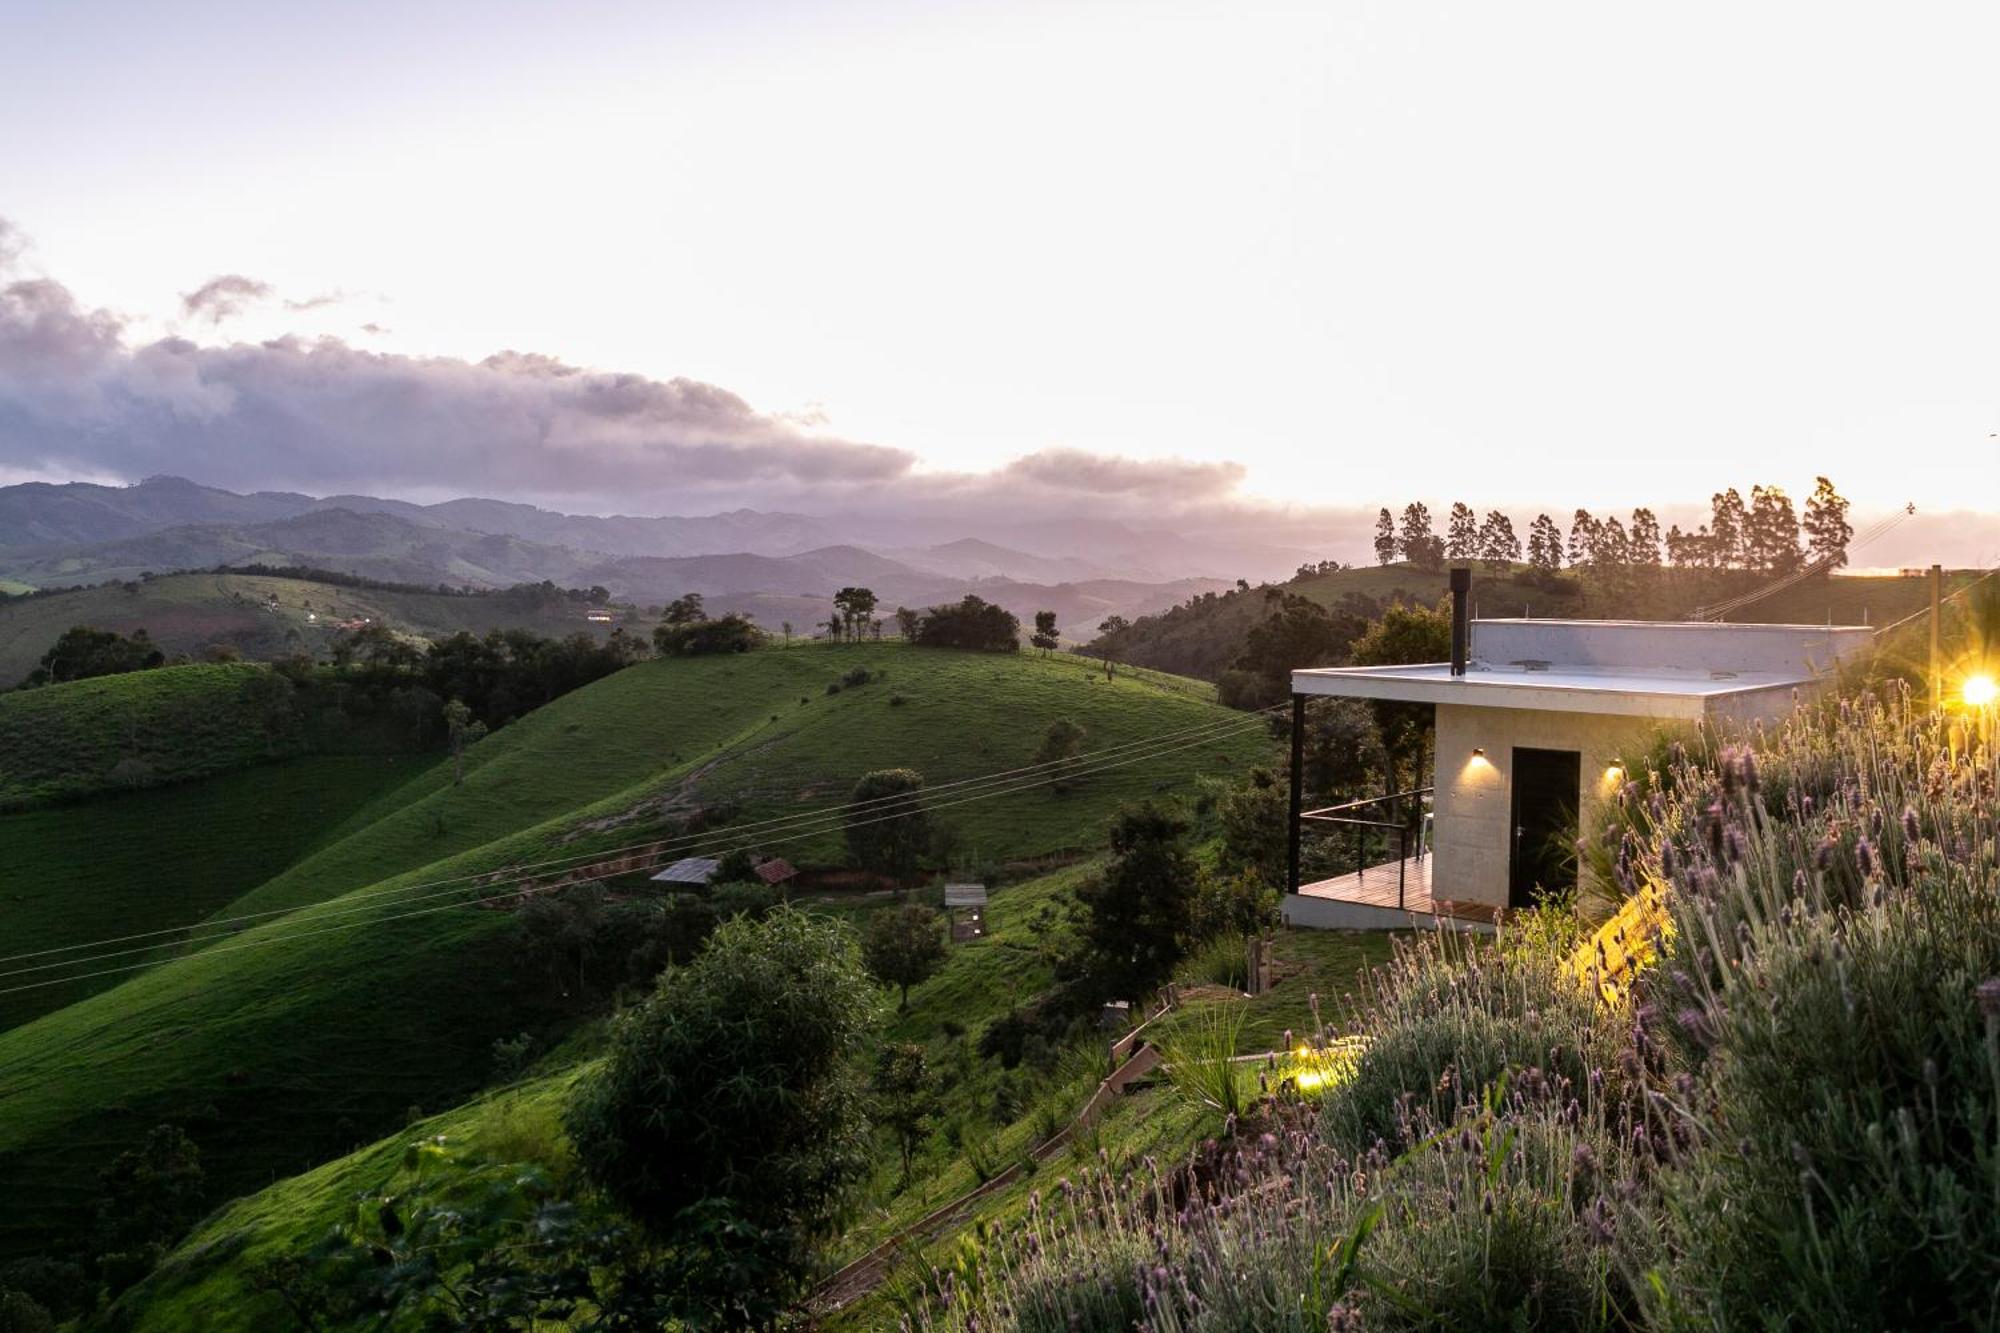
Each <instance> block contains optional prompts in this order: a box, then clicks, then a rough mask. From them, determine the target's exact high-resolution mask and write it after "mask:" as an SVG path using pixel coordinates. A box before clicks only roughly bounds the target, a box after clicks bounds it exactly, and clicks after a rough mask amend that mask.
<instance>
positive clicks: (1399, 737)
mask: <svg viewBox="0 0 2000 1333" xmlns="http://www.w3.org/2000/svg"><path fill="white" fill-rule="evenodd" d="M1450 657H1451V613H1450V612H1448V611H1445V610H1443V609H1441V608H1433V607H1428V606H1401V605H1398V606H1391V607H1388V608H1387V609H1386V610H1384V611H1383V612H1382V618H1381V619H1380V620H1378V621H1376V622H1375V623H1374V624H1373V625H1370V626H1369V627H1368V632H1367V633H1365V634H1363V635H1362V636H1361V637H1360V638H1358V639H1356V640H1355V641H1354V649H1353V653H1352V654H1351V659H1352V661H1353V662H1354V664H1355V665H1356V666H1399V665H1404V664H1407V663H1412V662H1443V661H1446V660H1448V659H1449V658H1450ZM1370 711H1372V712H1373V713H1374V714H1375V726H1376V729H1377V731H1378V732H1379V733H1380V735H1381V738H1382V749H1383V753H1384V755H1385V756H1386V760H1387V765H1386V766H1387V769H1388V772H1387V774H1386V775H1385V776H1387V777H1388V778H1389V781H1390V784H1391V786H1392V787H1396V788H1400V787H1401V786H1403V785H1404V784H1403V782H1402V776H1401V775H1402V773H1403V772H1404V771H1405V770H1408V771H1409V772H1410V773H1411V774H1412V776H1414V774H1415V772H1416V770H1418V769H1420V768H1421V766H1422V764H1423V757H1424V752H1425V749H1426V748H1427V746H1428V743H1429V740H1430V733H1431V727H1432V713H1433V710H1432V709H1431V708H1430V706H1429V705H1426V704H1406V703H1394V702H1390V701H1386V700H1375V701H1373V702H1372V703H1371V704H1370ZM1408 785H1410V786H1415V785H1417V784H1416V783H1415V782H1414V781H1413V782H1410V783H1409V784H1408Z"/></svg>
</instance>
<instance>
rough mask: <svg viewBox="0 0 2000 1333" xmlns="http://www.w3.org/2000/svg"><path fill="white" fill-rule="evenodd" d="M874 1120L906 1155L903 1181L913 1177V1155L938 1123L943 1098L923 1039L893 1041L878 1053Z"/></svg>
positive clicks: (872, 1087)
mask: <svg viewBox="0 0 2000 1333" xmlns="http://www.w3.org/2000/svg"><path fill="white" fill-rule="evenodd" d="M869 1090H870V1091H872V1092H873V1093H874V1094H875V1120H876V1123H878V1124H880V1125H881V1126H882V1127H883V1128H885V1129H887V1130H888V1131H889V1132H890V1133H891V1134H894V1135H895V1136H896V1146H897V1147H898V1148H900V1149H901V1150H902V1154H903V1181H904V1183H905V1184H907V1183H908V1182H909V1179H910V1156H911V1154H912V1153H914V1152H915V1151H916V1148H917V1145H918V1144H920V1143H922V1142H923V1141H924V1139H925V1137H927V1136H928V1135H929V1134H930V1132H931V1127H932V1126H933V1125H935V1124H936V1123H937V1116H938V1112H939V1111H940V1110H942V1109H943V1106H944V1102H943V1099H942V1098H940V1097H939V1096H938V1085H937V1078H936V1076H935V1075H933V1074H932V1073H931V1068H930V1060H929V1057H928V1056H927V1055H926V1054H925V1052H924V1048H923V1044H922V1043H921V1042H914V1041H906V1042H894V1043H891V1044H890V1045H887V1046H884V1047H883V1048H882V1049H881V1051H879V1052H878V1053H877V1054H876V1056H875V1077H874V1078H873V1079H872V1080H870V1082H869Z"/></svg>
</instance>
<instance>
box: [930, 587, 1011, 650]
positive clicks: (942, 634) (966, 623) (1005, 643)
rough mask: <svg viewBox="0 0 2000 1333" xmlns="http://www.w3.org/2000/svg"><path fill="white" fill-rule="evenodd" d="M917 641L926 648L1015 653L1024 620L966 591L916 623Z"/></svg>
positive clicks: (933, 609) (937, 607) (935, 608)
mask: <svg viewBox="0 0 2000 1333" xmlns="http://www.w3.org/2000/svg"><path fill="white" fill-rule="evenodd" d="M916 641H917V642H918V643H920V644H922V645H924V646H925V647H927V648H973V649H978V650H981V651H984V652H1002V653H1013V652H1019V651H1020V649H1021V621H1020V619H1019V618H1018V617H1017V616H1015V614H1014V613H1013V612H1012V611H1009V610H1007V609H1006V608H1005V607H1000V606H995V605H993V604H992V603H991V602H988V601H986V600H985V599H984V598H981V597H975V596H973V595H972V594H971V593H967V594H966V595H965V597H964V598H963V599H961V600H960V601H958V602H956V603H954V604H952V605H949V606H934V607H932V608H931V609H930V610H928V611H926V612H924V614H923V617H922V618H921V619H920V620H919V621H918V622H917V639H916Z"/></svg>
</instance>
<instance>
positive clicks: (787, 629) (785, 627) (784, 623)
mask: <svg viewBox="0 0 2000 1333" xmlns="http://www.w3.org/2000/svg"><path fill="white" fill-rule="evenodd" d="M778 628H779V630H781V631H782V632H783V633H784V636H785V647H787V648H789V647H791V646H792V622H791V621H789V620H781V621H779V622H778Z"/></svg>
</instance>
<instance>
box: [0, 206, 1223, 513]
mask: <svg viewBox="0 0 2000 1333" xmlns="http://www.w3.org/2000/svg"><path fill="white" fill-rule="evenodd" d="M23 248H24V246H23V244H22V243H21V238H20V234H19V232H18V231H16V230H15V229H13V228H12V227H10V226H7V225H6V224H5V223H4V220H0V284H4V285H0V467H5V468H11V469H14V470H16V471H32V472H36V473H49V474H60V473H63V472H65V471H67V472H70V473H73V474H76V475H90V476H103V475H106V474H109V475H114V476H124V477H129V478H135V479H136V478H139V477H145V476H150V475H153V474H156V473H175V474H179V475H186V476H192V477H194V478H196V479H198V480H201V481H203V482H207V483H210V484H213V485H218V486H225V487H229V488H232V489H242V490H248V489H267V488H280V489H295V490H320V491H334V492H353V491H363V490H369V491H375V492H377V493H387V494H398V493H401V494H433V495H435V494H440V493H446V494H460V495H464V494H474V495H493V496H505V497H511V498H521V499H530V500H536V501H543V502H549V503H554V504H567V505H570V506H572V507H578V508H595V509H598V510H600V511H602V510H612V509H616V510H624V511H625V512H633V511H635V510H638V509H650V510H651V511H653V512H665V513H696V512H709V511H713V510H715V509H718V508H724V507H734V506H739V505H749V506H753V507H763V508H787V509H802V510H807V511H810V512H824V511H828V510H832V509H836V508H843V507H845V508H848V509H854V508H857V507H862V506H866V507H869V508H872V509H876V510H879V511H881V512H885V513H895V512H902V513H916V512H919V511H923V512H927V513H928V512H972V511H973V510H974V509H975V508H979V507H985V508H988V509H990V508H993V507H999V506H1007V507H1019V508H1021V509H1026V510H1031V511H1033V512H1038V513H1044V514H1063V513H1076V514H1083V513H1092V514H1113V513H1121V512H1129V513H1139V512H1144V513H1147V514H1154V515H1157V514H1160V513H1164V512H1170V511H1172V510H1175V509H1177V508H1180V507H1184V506H1186V505H1190V504H1200V503H1208V502H1213V501H1217V500H1219V499H1222V498H1225V497H1227V496H1228V494H1229V493H1230V492H1231V491H1232V490H1233V489H1234V488H1235V486H1236V484H1237V482H1238V480H1239V479H1240V478H1241V476H1242V469H1241V468H1240V467H1239V466H1237V465H1236V464H1233V463H1195V462H1187V461H1184V460H1178V459H1166V460H1138V459H1130V458H1116V457H1106V456H1102V455H1096V454H1090V453H1085V452H1083V451H1080V450H1075V449H1049V450H1043V451H1041V452H1036V453H1030V454H1028V455H1027V456H1025V457H1023V458H1020V459H1017V460H1016V461H1015V462H1013V463H1011V464H1008V465H1007V466H1005V467H1003V468H1000V469H998V470H997V471H994V472H990V473H947V472H934V471H926V470H923V469H922V468H921V467H920V466H919V459H918V458H917V456H916V455H915V454H914V453H912V452H910V451H908V450H905V449H900V448H892V447H887V446H884V445H879V444H872V443H868V442H865V441H857V440H849V439H843V438H839V437H838V436H837V435H835V434H833V433H832V432H831V431H830V430H829V429H828V426H829V421H828V419H827V417H826V414H825V413H824V411H823V410H822V409H820V408H819V407H818V405H816V404H815V405H809V406H808V407H807V408H806V409H805V410H803V411H800V412H796V413H791V414H779V413H770V412H762V411H759V410H758V409H756V408H755V407H753V406H752V405H751V404H749V403H748V402H746V401H745V400H744V399H743V398H741V397H740V396H738V395H737V394H735V393H732V392H730V391H729V390H727V389H724V388H721V387H719V386H717V385H713V384H706V383H703V382H701V381H699V380H693V379H686V378H674V379H654V378H651V377H648V376H645V375H637V374H630V373H623V372H616V371H604V370H596V369H590V368H587V367H583V366H577V365H573V364H570V363H569V362H566V361H564V360H562V359H561V358H559V357H555V356H550V355H548V354H545V353H540V352H533V351H523V350H507V351H501V352H497V353H495V354H493V355H491V356H489V357H486V358H485V359H484V360H481V361H477V362H474V361H466V360H461V359H457V358H451V357H419V356H409V355H401V354H392V353H388V352H381V351H376V350H372V349H369V348H365V347H358V346H355V345H353V344H350V343H348V342H346V341H343V340H342V339H339V338H333V337H319V338H303V337H297V336H286V337H279V338H273V339H270V340H268V341H263V342H249V341H236V342H228V343H202V342H197V341H195V340H192V339H189V338H185V337H173V338H165V339H160V340H158V341H153V342H137V341H135V340H133V339H131V337H130V330H129V329H128V326H127V325H126V323H125V322H124V321H123V320H121V319H120V318H119V317H117V316H115V315H113V314H111V313H109V312H107V311H102V310H93V309H90V308H88V307H86V306H85V305H84V304H83V303H82V302H80V301H79V300H78V299H77V298H76V296H75V295H74V294H73V293H71V292H70V291H69V289H68V288H66V287H64V286H62V285H61V284H60V283H57V282H54V281H52V280H49V279H47V278H39V277H36V278H29V277H19V278H17V279H16V280H14V281H11V282H9V281H8V279H9V278H10V277H11V276H13V274H14V272H15V269H16V268H17V267H18V259H19V255H20V253H21V251H22V249H23ZM328 299H332V298H328ZM274 300H276V295H275V293H274V292H273V290H272V288H271V286H270V284H268V283H264V282H261V281H258V280H256V279H254V278H249V277H246V276H244V275H242V274H225V275H222V276H220V277H216V278H213V279H211V280H209V281H208V282H206V283H204V284H202V285H201V286H200V287H199V288H197V289H195V290H194V291H192V292H189V293H187V294H186V296H185V297H184V298H183V300H182V308H183V312H184V313H185V315H186V316H187V317H188V318H189V319H190V320H191V321H192V322H194V323H197V324H202V325H205V326H208V327H215V326H218V325H220V324H222V323H223V322H224V321H226V320H228V319H229V318H231V317H232V316H234V315H236V314H238V313H240V312H241V311H242V310H244V309H245V308H247V307H248V306H250V305H252V304H257V303H268V302H272V301H274ZM317 300H318V298H315V302H300V303H286V304H289V305H294V307H295V308H297V307H302V306H305V305H309V304H314V303H317ZM366 331H367V332H369V333H379V332H382V331H383V330H381V329H380V328H379V326H368V327H367V328H366Z"/></svg>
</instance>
